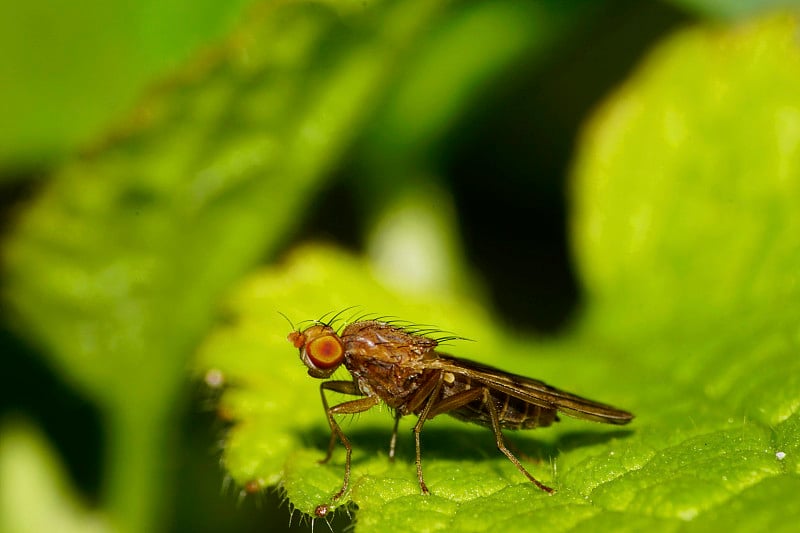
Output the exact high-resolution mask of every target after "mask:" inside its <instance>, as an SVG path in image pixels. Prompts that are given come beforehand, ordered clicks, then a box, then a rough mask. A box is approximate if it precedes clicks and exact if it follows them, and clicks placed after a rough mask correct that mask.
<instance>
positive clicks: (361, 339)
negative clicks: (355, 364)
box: [341, 320, 438, 364]
mask: <svg viewBox="0 0 800 533" xmlns="http://www.w3.org/2000/svg"><path fill="white" fill-rule="evenodd" d="M341 338H342V342H343V343H344V348H345V352H346V353H347V356H348V358H354V359H369V360H372V361H375V362H376V363H379V362H380V363H384V364H414V362H415V361H421V360H422V358H423V356H424V355H425V354H427V353H428V352H430V351H431V350H433V349H434V348H436V346H437V344H438V343H437V342H436V341H435V340H434V339H429V338H428V337H423V336H421V335H414V334H413V333H409V332H407V331H405V330H404V329H402V328H399V327H396V326H393V325H391V324H386V323H384V322H378V321H374V320H366V321H362V322H354V323H353V324H350V325H349V326H347V327H346V328H345V329H344V331H342V336H341Z"/></svg>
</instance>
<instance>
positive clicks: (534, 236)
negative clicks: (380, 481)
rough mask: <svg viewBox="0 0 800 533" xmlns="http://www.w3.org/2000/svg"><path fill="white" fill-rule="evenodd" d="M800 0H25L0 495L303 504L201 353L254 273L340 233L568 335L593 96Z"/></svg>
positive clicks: (175, 510)
mask: <svg viewBox="0 0 800 533" xmlns="http://www.w3.org/2000/svg"><path fill="white" fill-rule="evenodd" d="M792 4H795V3H792V2H783V3H778V2H755V1H753V2H737V1H729V2H725V1H723V0H716V1H701V0H695V1H690V0H683V1H674V2H637V1H623V0H619V1H616V0H613V1H612V0H610V1H602V2H597V1H578V0H570V1H541V2H521V1H510V0H504V1H496V2H483V3H481V2H459V3H446V2H443V3H440V2H433V1H430V2H413V1H406V2H398V3H393V2H386V3H383V2H375V1H365V2H349V1H348V2H344V1H341V2H335V1H333V0H329V1H326V2H318V3H311V2H309V3H306V2H297V3H286V2H266V3H258V2H246V1H244V0H238V1H235V2H212V1H194V2H188V1H183V0H175V1H171V2H153V1H143V2H137V3H133V4H131V3H123V2H98V1H91V2H88V3H87V2H83V3H81V4H80V5H79V4H76V3H71V2H58V1H49V2H45V1H36V0H34V1H32V2H26V3H20V4H12V3H6V5H4V8H5V9H4V10H3V12H4V16H3V17H0V102H2V111H1V112H0V113H2V114H1V115H0V116H2V124H3V127H2V128H0V188H1V190H2V192H1V193H0V194H1V198H2V200H1V201H2V237H3V243H2V246H3V263H4V270H3V272H4V274H3V291H4V300H3V302H4V303H3V306H2V310H3V313H2V320H3V322H2V324H0V342H2V353H3V361H4V363H5V371H4V376H6V379H5V380H4V381H5V383H4V385H3V387H2V388H0V398H2V404H1V409H2V412H0V421H2V422H1V423H2V429H1V430H2V431H3V440H2V444H0V455H3V454H5V457H6V458H9V457H11V458H13V461H12V462H13V464H16V465H23V466H24V465H26V464H28V463H26V461H29V462H30V465H31V466H30V469H29V470H25V469H24V468H23V469H21V470H20V474H19V477H12V475H11V474H10V473H9V472H10V470H8V469H7V470H5V471H4V472H3V475H4V476H6V474H7V473H9V474H8V477H7V478H6V480H5V481H4V482H3V483H2V485H1V486H0V490H3V491H4V492H3V494H2V499H0V504H3V505H6V506H15V508H17V509H20V510H25V509H27V510H29V512H30V513H31V514H34V515H39V518H40V521H39V522H36V521H34V523H36V524H39V526H41V527H42V528H44V527H48V526H54V525H59V526H63V529H61V530H68V529H75V530H86V529H92V528H96V529H97V530H106V526H107V525H108V524H109V523H111V524H116V526H117V527H119V528H120V529H121V530H123V531H145V530H152V529H153V528H158V529H162V530H170V531H226V530H230V531H249V530H252V531H263V530H265V529H266V530H270V531H276V530H280V529H281V528H284V527H286V525H287V524H289V523H290V520H289V514H290V513H289V510H288V509H287V506H286V505H285V503H284V505H282V506H281V505H280V504H281V498H280V497H279V496H278V495H276V494H275V493H274V492H272V491H266V492H264V493H263V494H260V495H259V497H257V498H253V497H248V498H242V496H241V494H240V491H239V489H238V488H236V487H233V486H231V485H230V484H226V483H225V482H224V475H225V474H224V472H223V471H222V469H221V468H220V467H219V464H218V456H219V450H218V441H219V439H220V436H221V434H222V432H223V429H224V428H223V425H222V423H221V422H219V421H217V419H216V416H215V413H214V412H213V408H212V402H211V398H210V393H209V391H208V390H206V389H205V388H204V387H203V386H202V385H200V384H198V382H197V380H193V379H192V376H191V372H190V370H189V369H190V363H189V361H190V358H191V357H192V355H193V354H194V352H195V351H196V349H197V346H198V345H199V343H200V341H201V340H202V338H203V337H204V335H205V334H207V332H208V331H209V330H210V328H211V325H212V324H213V323H214V322H215V321H216V320H219V317H218V311H217V306H218V303H219V301H220V300H221V299H222V298H223V296H224V294H226V293H227V291H229V290H230V289H231V287H232V286H233V285H234V284H235V283H236V281H238V280H239V279H241V278H242V276H244V275H245V274H246V273H247V272H249V271H251V270H253V269H254V268H255V267H256V266H258V265H260V264H271V263H273V262H275V261H278V260H280V259H281V258H283V257H284V256H285V255H286V254H287V252H288V251H289V250H291V249H292V248H293V247H295V246H296V245H297V244H298V243H302V242H306V241H309V240H315V241H328V242H333V243H336V244H338V245H340V246H342V247H344V248H347V249H350V250H352V251H354V252H356V253H358V254H364V255H366V256H368V257H369V258H370V259H371V260H373V261H374V262H375V263H376V264H378V265H382V267H381V268H382V271H383V272H384V273H385V274H386V275H387V276H389V277H392V276H393V275H395V277H396V279H399V280H401V281H402V283H404V284H406V288H407V290H409V291H411V292H413V291H415V290H416V291H425V290H428V289H429V288H430V286H432V285H433V286H438V287H440V288H442V287H444V288H445V289H448V290H452V291H453V292H459V293H466V294H470V295H474V296H475V297H476V298H480V299H483V300H484V301H485V302H486V303H487V306H488V308H489V309H490V310H491V312H492V313H493V315H494V316H495V317H496V320H497V321H498V322H499V323H503V324H505V325H506V326H507V327H508V328H509V329H510V330H514V331H518V332H521V333H532V334H538V335H542V336H557V335H559V334H560V333H562V332H563V331H564V329H565V328H567V327H568V325H569V324H570V321H571V319H572V318H574V316H575V315H576V313H578V311H579V309H580V308H581V305H582V303H583V301H584V297H585V295H584V294H583V292H582V291H583V288H582V287H581V286H580V283H579V281H578V275H577V274H576V270H575V264H574V260H573V258H572V252H571V244H570V242H569V240H568V211H567V209H568V206H567V195H566V188H567V185H566V183H567V182H566V180H567V177H568V175H569V173H570V169H571V166H572V165H573V164H574V160H573V155H574V150H575V149H576V144H577V142H578V141H577V139H578V136H579V132H580V130H581V128H582V127H583V126H584V124H585V121H586V120H587V118H588V117H589V116H590V114H591V113H592V112H593V111H594V110H595V108H596V106H597V105H598V104H599V103H600V102H601V101H602V100H603V99H604V98H606V97H607V96H608V95H609V93H610V92H612V91H613V90H614V89H615V88H617V87H618V86H619V85H620V84H621V83H622V82H623V81H624V80H625V79H626V78H627V77H628V75H629V74H630V73H631V71H632V70H633V69H634V68H635V67H636V66H637V64H638V63H639V61H640V60H641V59H642V58H643V57H644V56H645V55H646V54H647V53H648V52H649V51H650V50H651V49H652V47H653V46H654V44H655V43H657V42H659V41H660V40H661V39H663V38H665V37H666V36H668V35H671V34H672V33H673V32H675V31H676V30H678V29H681V28H684V27H689V26H692V25H697V24H705V25H720V26H724V25H726V24H734V23H736V22H737V21H739V20H741V19H747V18H749V17H752V16H755V15H758V14H760V13H761V12H764V11H768V10H771V9H773V8H776V7H778V6H779V5H792ZM419 198H424V199H425V201H423V202H420V201H419ZM429 204H434V206H435V207H434V208H431V207H430V205H429ZM408 205H410V206H412V208H411V211H410V212H411V214H410V215H409V214H408V211H407V210H406V211H404V209H405V208H406V207H407V206H408ZM419 205H422V207H421V208H420V209H418V210H415V209H414V206H419ZM426 206H427V207H426ZM426 217H428V218H426ZM413 221H422V223H421V226H420V227H415V226H414V224H413V223H412V222H413ZM428 238H429V239H430V241H429V242H428V241H426V239H428ZM408 239H412V240H415V242H416V246H419V247H421V249H422V250H423V251H425V252H426V253H428V254H429V255H425V254H423V257H426V258H427V259H425V260H423V264H422V266H419V265H417V266H419V268H420V269H422V271H423V272H424V273H423V274H422V275H420V276H419V277H415V276H414V271H413V270H414V265H406V264H404V263H403V262H402V261H398V260H397V257H398V254H402V253H403V250H404V248H403V246H404V243H405V242H406V241H407V240H408ZM425 261H427V263H426V262H425ZM398 264H399V265H400V266H399V267H398V266H397V265H398ZM393 268H395V269H403V272H395V271H393V270H392V269H393ZM417 282H418V283H419V284H418V285H416V286H415V285H414V284H415V283H417ZM302 318H305V317H302ZM26 450H27V451H28V452H30V454H31V455H30V456H26V455H25V453H26V452H25V451H26ZM45 457H51V458H52V457H55V458H57V459H53V460H52V461H50V462H48V460H45V459H43V458H45ZM37 458H38V459H37ZM6 460H10V459H6ZM37 461H41V462H42V463H43V464H45V465H49V466H46V467H43V468H44V470H43V471H41V472H39V474H38V475H40V476H41V477H37V476H36V475H34V473H35V472H36V468H37V466H36V465H37V464H38V463H37ZM59 463H62V464H63V468H64V471H63V472H61V473H59V468H60V467H59V466H58V464H59ZM4 464H6V465H8V464H10V463H4ZM57 479H61V481H60V482H54V480H57ZM9 480H11V481H9ZM21 480H28V481H27V483H28V484H29V486H27V487H26V486H23V485H24V484H23V483H22V481H21ZM34 481H38V484H37V483H34ZM9 487H12V488H13V492H14V494H9V492H8V489H9ZM51 499H52V502H51ZM48 502H51V503H48ZM0 508H1V507H0ZM87 510H88V511H87ZM23 514H24V513H23ZM337 520H342V521H344V520H345V518H344V517H339V518H337ZM67 524H69V527H66V525H67ZM2 525H3V526H5V527H7V528H8V530H9V531H27V530H32V531H35V530H37V529H36V527H33V528H32V529H24V528H23V527H22V526H21V525H20V524H17V523H14V521H13V520H12V519H7V522H6V523H4V524H2ZM337 525H344V524H343V523H340V524H337ZM309 527H310V526H309V524H308V523H299V520H298V518H297V516H295V518H294V520H293V521H292V529H297V530H303V529H309ZM317 527H324V525H320V524H318V525H317Z"/></svg>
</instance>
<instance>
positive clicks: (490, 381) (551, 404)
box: [425, 352, 633, 425]
mask: <svg viewBox="0 0 800 533" xmlns="http://www.w3.org/2000/svg"><path fill="white" fill-rule="evenodd" d="M435 355H436V357H435V358H431V359H429V360H428V361H426V365H425V366H426V367H428V368H437V369H441V370H443V371H445V372H452V373H453V374H457V375H461V376H464V377H466V378H469V379H471V380H474V381H477V382H479V383H482V384H483V385H486V386H487V387H489V388H491V389H495V390H498V391H501V392H504V393H506V394H508V395H510V396H513V397H514V398H519V399H520V400H522V401H525V402H529V403H532V404H534V405H538V406H541V407H545V408H548V409H557V410H558V411H560V412H562V413H564V414H566V415H568V416H572V417H575V418H582V419H585V420H593V421H595V422H605V423H607V424H618V425H622V424H627V423H628V422H630V421H631V420H633V415H632V414H631V413H629V412H627V411H623V410H621V409H617V408H616V407H612V406H610V405H606V404H604V403H599V402H595V401H593V400H589V399H586V398H582V397H580V396H576V395H575V394H570V393H568V392H564V391H562V390H559V389H557V388H555V387H551V386H550V385H548V384H547V383H544V382H543V381H539V380H536V379H531V378H527V377H525V376H520V375H517V374H511V373H508V372H505V371H503V370H500V369H498V368H494V367H491V366H488V365H482V364H480V363H476V362H474V361H470V360H469V359H461V358H459V357H453V356H451V355H444V354H440V353H438V352H437V353H436V354H435Z"/></svg>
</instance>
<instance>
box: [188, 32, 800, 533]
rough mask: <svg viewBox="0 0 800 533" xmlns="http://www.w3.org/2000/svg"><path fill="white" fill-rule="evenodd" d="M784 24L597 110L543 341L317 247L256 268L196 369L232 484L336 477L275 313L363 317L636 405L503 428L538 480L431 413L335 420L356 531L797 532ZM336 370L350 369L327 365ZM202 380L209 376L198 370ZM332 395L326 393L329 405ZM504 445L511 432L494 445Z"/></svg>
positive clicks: (673, 59) (310, 489) (796, 79)
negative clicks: (612, 413) (417, 440)
mask: <svg viewBox="0 0 800 533" xmlns="http://www.w3.org/2000/svg"><path fill="white" fill-rule="evenodd" d="M796 28H797V21H796V20H795V19H793V18H791V17H780V16H779V17H772V18H767V19H764V20H761V21H757V22H755V23H751V24H750V25H747V26H742V27H737V28H733V29H727V30H722V29H714V30H708V29H695V30H689V31H685V32H682V33H679V34H677V35H676V36H675V37H674V38H672V39H670V40H669V41H668V42H666V43H665V44H664V45H663V46H661V47H659V48H658V49H657V50H656V51H654V52H653V54H652V55H651V57H650V58H649V59H648V60H647V61H646V62H645V64H644V65H643V66H642V67H641V68H640V69H639V71H638V72H637V73H636V74H635V75H634V76H633V77H632V79H631V80H630V81H629V82H628V83H627V84H626V85H625V86H624V87H622V88H621V89H620V90H619V92H618V93H617V94H616V95H615V96H614V97H613V98H612V99H611V100H609V102H608V103H607V104H606V105H605V106H604V108H603V109H602V110H601V112H600V113H599V114H598V115H597V117H596V118H595V119H594V121H593V122H592V124H591V126H590V128H589V129H588V130H587V133H586V136H585V138H584V139H583V143H582V145H581V150H580V152H579V157H578V160H577V165H576V176H575V181H574V183H573V189H572V197H573V200H574V211H573V229H574V236H575V247H576V248H575V249H576V254H577V256H578V258H579V269H580V272H581V273H582V278H583V280H584V283H585V286H586V291H587V299H586V306H585V313H584V315H583V317H582V319H581V321H580V323H579V324H578V325H577V327H576V328H574V329H573V330H571V331H570V332H568V334H567V335H565V336H563V337H562V338H559V339H554V340H549V341H541V340H535V339H521V338H517V337H515V336H514V335H512V334H510V333H508V332H506V331H504V330H503V329H502V328H501V327H500V326H499V325H498V324H497V323H496V322H495V321H494V320H493V319H492V315H491V313H490V312H489V311H488V310H486V309H485V307H484V306H483V305H482V304H481V303H480V302H476V301H474V300H471V299H469V298H466V297H464V296H461V295H459V294H455V293H452V292H449V291H448V290H441V291H438V292H437V291H435V290H434V291H431V292H429V293H425V294H420V293H414V292H413V291H403V289H402V287H397V286H395V287H394V288H392V289H389V288H387V287H386V286H384V285H382V284H381V283H380V282H378V281H377V280H376V275H375V272H374V271H373V270H372V267H371V266H370V265H369V264H368V263H367V262H366V261H365V260H363V259H359V258H354V257H351V256H348V255H346V254H344V253H342V252H339V251H336V250H334V249H328V248H321V247H311V248H305V249H301V250H298V251H296V252H295V254H294V255H292V256H291V257H290V258H289V259H288V260H287V261H286V262H285V264H283V265H281V266H279V267H273V268H270V269H268V270H266V271H264V272H261V273H258V274H256V275H254V276H253V277H252V278H251V279H249V280H248V281H246V282H245V283H244V284H242V285H241V287H240V288H239V290H238V291H237V292H236V293H235V294H234V295H233V296H232V297H231V298H230V300H229V304H228V318H229V320H228V321H227V322H226V323H225V324H224V325H221V326H220V327H219V328H218V329H217V331H216V332H215V333H214V334H213V335H212V337H211V338H210V339H209V340H208V342H207V343H206V345H205V347H204V349H203V351H202V353H201V354H200V357H199V359H198V362H197V368H198V369H199V371H200V372H206V376H207V379H208V381H209V382H210V383H217V381H216V380H217V378H219V376H223V377H224V379H225V381H226V382H227V383H228V384H229V385H230V386H229V388H227V389H226V390H225V392H224V394H223V395H222V398H221V404H220V414H221V416H223V417H224V418H226V419H229V420H232V421H233V422H234V425H233V427H232V429H231V431H230V433H229V434H228V437H227V439H226V442H225V450H224V464H225V467H226V469H227V470H228V471H229V472H230V474H231V475H232V477H233V478H234V479H235V480H236V481H237V482H238V483H240V484H245V483H248V482H250V485H249V486H250V487H259V486H260V487H266V486H270V485H274V484H279V485H280V486H281V487H282V489H284V490H285V493H286V496H287V497H288V499H289V501H290V502H291V503H292V504H293V505H294V506H296V507H297V508H299V509H300V510H301V511H303V512H305V513H313V511H314V509H315V507H316V506H317V505H319V504H321V503H329V502H330V497H331V495H332V494H333V493H334V492H335V491H336V490H337V489H338V487H339V486H340V484H341V481H342V475H343V461H344V454H343V450H342V449H341V447H337V449H336V451H335V452H334V455H333V458H332V460H331V461H330V462H329V463H327V464H324V465H321V464H318V463H317V460H318V459H320V458H321V457H323V456H324V452H325V449H326V447H327V442H328V435H329V432H328V429H327V424H326V422H325V418H324V414H323V411H322V407H321V405H320V402H319V392H318V386H319V382H318V381H316V380H314V379H312V378H310V377H309V376H307V375H305V367H304V366H303V365H302V363H301V362H300V361H299V360H298V359H297V358H296V357H297V356H296V350H295V349H294V348H293V347H292V346H291V345H289V344H288V343H287V341H286V339H285V335H286V334H287V333H288V331H289V330H290V327H289V325H288V324H286V323H285V321H283V319H282V318H281V317H280V316H278V314H277V313H276V311H282V312H283V313H285V314H286V315H288V316H289V317H290V318H292V319H293V320H294V321H295V322H297V321H300V320H308V319H312V320H313V319H317V318H319V317H320V316H322V315H323V314H324V313H327V312H331V311H337V310H340V309H344V308H346V307H348V306H351V305H360V306H361V309H363V310H364V311H367V312H375V313H377V314H384V313H385V314H392V315H396V316H398V317H400V318H402V319H407V320H411V321H414V322H423V323H433V324H436V325H437V326H439V327H441V328H442V329H445V330H451V331H454V332H456V333H458V334H461V335H464V336H466V337H469V338H471V339H474V340H475V341H476V342H457V343H453V345H451V346H447V347H446V350H447V351H448V352H450V353H453V354H455V355H459V356H462V357H468V358H471V359H476V360H480V361H482V362H485V363H488V364H492V365H495V366H499V367H501V368H504V369H507V370H509V371H513V372H515V373H521V374H526V375H530V376H532V377H535V378H539V379H543V380H545V381H547V382H549V383H552V384H554V385H557V386H559V387H561V388H564V389H566V390H570V391H574V392H576V393H578V394H581V395H586V396H588V397H591V398H596V399H598V400H601V401H605V402H608V403H612V404H614V405H619V406H620V407H623V408H626V409H629V410H631V411H633V412H634V413H635V414H636V415H637V419H636V420H635V421H634V422H633V424H632V425H631V426H629V427H626V428H615V427H609V426H602V425H598V424H591V423H588V422H582V421H575V420H569V419H566V418H567V417H564V418H565V420H563V421H562V422H560V423H559V424H556V425H555V426H554V427H552V428H547V429H541V430H538V431H532V432H522V433H519V434H516V433H514V434H510V435H508V437H509V439H511V440H513V441H514V442H515V443H516V444H517V445H518V447H519V448H521V449H522V450H523V451H525V452H527V453H528V454H529V455H533V456H540V457H541V458H542V461H541V462H539V463H528V467H529V469H530V470H531V472H532V473H533V474H534V475H535V476H537V477H538V478H539V479H541V480H542V481H543V482H545V483H548V484H551V485H552V486H554V487H555V488H556V489H557V492H556V494H555V495H553V496H548V495H546V494H545V493H543V492H541V491H539V490H538V489H536V488H535V487H534V486H533V485H532V484H530V483H529V482H528V481H527V480H525V478H524V477H522V476H521V474H520V473H519V472H518V471H517V470H516V469H515V468H514V466H513V465H512V464H511V463H510V462H509V461H508V460H507V459H506V458H505V457H503V456H502V455H501V454H500V453H499V452H498V451H497V450H496V449H495V447H494V442H493V438H492V435H491V432H489V431H487V430H486V429H484V428H480V427H476V426H470V425H467V424H463V423H461V422H458V421H456V420H453V419H450V418H448V417H437V418H436V419H435V420H433V421H431V422H428V423H427V424H426V426H425V429H424V431H423V432H422V445H423V467H424V471H425V475H426V481H427V483H428V486H429V487H430V489H431V491H432V495H431V496H427V497H425V496H422V495H420V494H419V487H418V485H417V479H416V471H415V467H414V460H413V457H414V452H413V441H412V439H411V438H410V435H409V431H408V430H409V429H410V425H411V423H412V421H410V420H404V421H403V422H402V423H401V431H400V443H399V451H398V458H397V461H395V462H394V463H391V462H389V461H388V457H387V450H388V439H389V436H390V432H391V425H392V420H391V416H390V415H389V414H388V413H387V412H386V410H382V411H381V410H379V409H376V410H374V412H370V413H365V414H362V415H359V416H358V417H355V418H352V419H345V421H343V429H344V431H345V433H346V434H347V435H348V436H349V438H350V440H351V441H352V442H353V445H354V451H353V475H352V480H351V488H350V491H349V492H348V494H347V496H346V497H345V498H344V500H348V499H349V500H351V501H353V502H354V503H355V504H356V505H357V507H358V511H357V514H356V525H357V528H358V529H359V530H363V531H408V530H410V529H415V530H428V531H435V530H445V529H446V530H453V531H500V530H504V529H513V530H515V531H541V530H542V528H547V529H548V530H567V529H575V530H587V531H589V530H592V531H593V530H597V529H600V528H611V527H613V528H614V529H615V530H630V531H638V530H643V529H655V530H662V531H667V530H668V531H672V530H677V529H685V528H689V529H698V530H706V529H709V528H717V527H719V526H725V525H727V526H728V527H731V528H737V529H747V526H748V524H751V525H754V524H758V525H759V526H761V525H762V524H763V525H768V526H769V527H770V529H777V530H787V531H788V530H791V528H792V527H793V525H790V524H791V522H789V521H786V520H785V519H786V517H789V518H791V516H794V515H797V513H798V506H797V504H796V503H795V502H794V499H792V497H791V495H792V494H794V492H795V491H794V490H793V489H796V488H797V485H798V474H800V471H799V468H798V465H799V464H800V462H798V453H799V452H800V445H798V442H800V412H799V411H800V392H798V391H800V378H799V377H798V376H800V358H798V357H797V353H798V348H799V347H798V344H800V336H798V334H797V327H796V325H797V323H798V319H800V309H799V308H798V306H797V303H796V302H797V286H798V284H797V282H796V273H797V272H798V267H800V264H798V263H799V262H800V253H799V252H798V250H800V246H798V239H799V237H798V235H800V231H798V230H799V229H800V218H799V217H800V209H799V208H800V206H799V205H797V204H798V202H800V194H798V192H800V191H798V188H800V93H798V91H797V90H796V87H800V53H799V52H800V50H798V47H797V43H796ZM344 316H345V317H346V316H347V315H346V314H345V315H344ZM335 377H336V378H341V379H346V377H347V374H346V372H344V371H342V370H340V371H339V373H337V375H336V376H335ZM212 378H213V379H212ZM334 401H335V400H334ZM509 433H511V432H509Z"/></svg>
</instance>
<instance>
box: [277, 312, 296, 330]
mask: <svg viewBox="0 0 800 533" xmlns="http://www.w3.org/2000/svg"><path fill="white" fill-rule="evenodd" d="M277 313H278V314H279V315H281V316H282V317H283V318H285V319H286V322H288V323H289V326H290V327H291V328H292V331H297V328H296V327H294V324H292V321H291V320H289V317H288V316H286V315H284V314H283V313H281V312H280V311H277Z"/></svg>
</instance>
